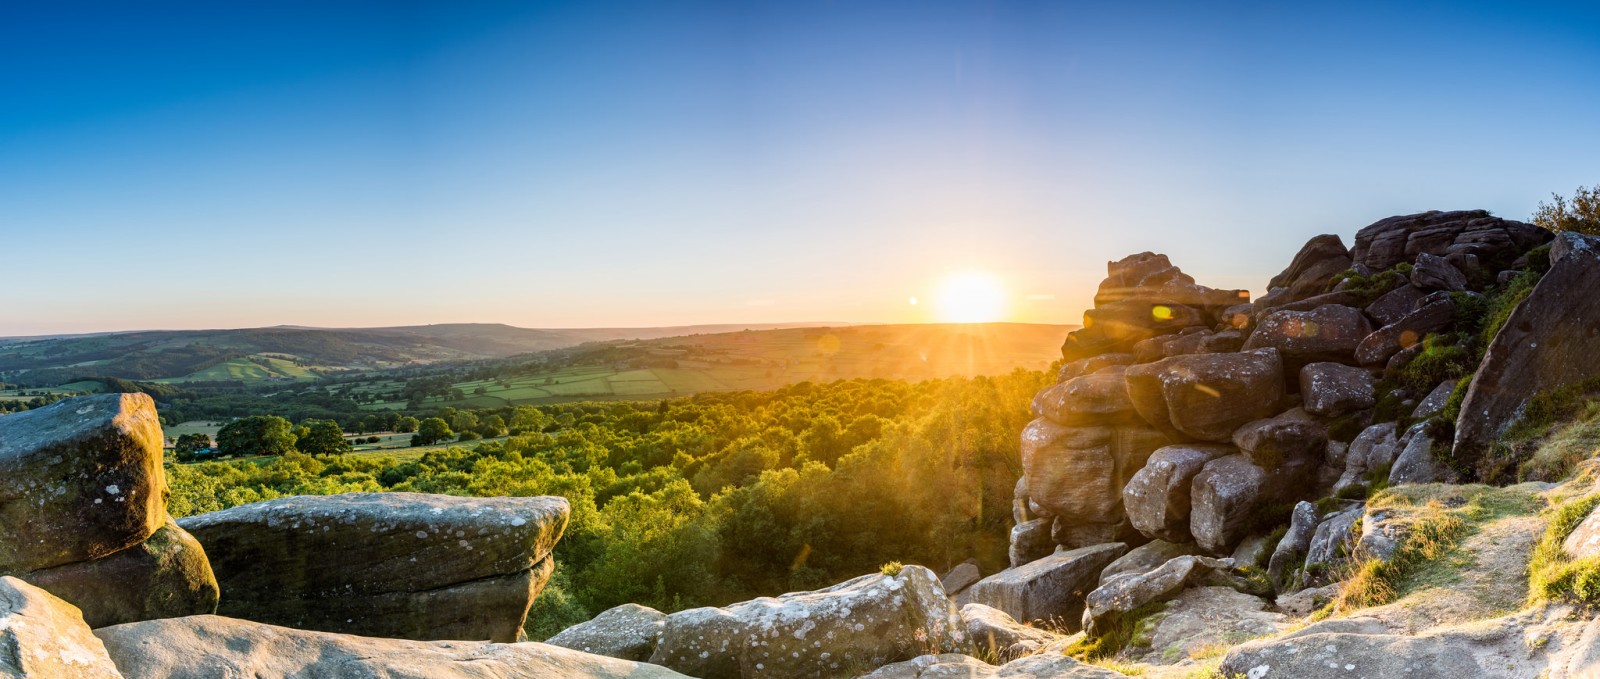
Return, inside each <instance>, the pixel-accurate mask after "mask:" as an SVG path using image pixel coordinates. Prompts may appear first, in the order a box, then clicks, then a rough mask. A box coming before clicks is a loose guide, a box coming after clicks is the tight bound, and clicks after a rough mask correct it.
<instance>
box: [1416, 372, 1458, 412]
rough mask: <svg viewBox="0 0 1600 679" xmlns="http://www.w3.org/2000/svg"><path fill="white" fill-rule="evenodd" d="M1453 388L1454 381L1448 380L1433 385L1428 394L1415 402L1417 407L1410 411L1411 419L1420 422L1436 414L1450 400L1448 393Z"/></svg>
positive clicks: (1454, 385)
mask: <svg viewBox="0 0 1600 679" xmlns="http://www.w3.org/2000/svg"><path fill="white" fill-rule="evenodd" d="M1455 389H1456V383H1455V382H1452V381H1450V380H1445V381H1443V382H1440V383H1439V386H1437V387H1434V388H1433V391H1430V392H1428V395H1427V396H1424V397H1423V398H1422V401H1420V402H1418V403H1417V408H1416V409H1415V410H1413V411H1411V419H1413V420H1416V421H1418V422H1420V421H1422V420H1426V419H1428V418H1430V417H1433V416H1434V415H1438V414H1439V413H1440V412H1441V411H1443V410H1444V406H1445V404H1446V403H1448V402H1449V401H1450V394H1451V392H1454V391H1455Z"/></svg>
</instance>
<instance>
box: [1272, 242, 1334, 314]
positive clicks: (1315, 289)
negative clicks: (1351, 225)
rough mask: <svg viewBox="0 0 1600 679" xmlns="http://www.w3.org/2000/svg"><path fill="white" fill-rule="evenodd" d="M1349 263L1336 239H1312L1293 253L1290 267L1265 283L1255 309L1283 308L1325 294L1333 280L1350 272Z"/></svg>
mask: <svg viewBox="0 0 1600 679" xmlns="http://www.w3.org/2000/svg"><path fill="white" fill-rule="evenodd" d="M1350 263H1351V260H1350V251H1349V250H1347V249H1345V246H1344V241H1343V240H1340V239H1339V237H1338V236H1336V235H1333V234H1323V235H1321V236H1317V237H1315V238H1312V239H1311V240H1309V241H1307V242H1306V244H1305V245H1304V246H1301V248H1300V251H1299V252H1297V253H1295V256H1294V259H1293V260H1291V261H1290V262H1289V267H1288V268H1286V269H1284V270H1283V272H1282V273H1279V274H1278V275H1276V276H1273V277H1272V280H1271V281H1270V282H1268V283H1267V289H1268V291H1269V292H1268V293H1267V296H1266V297H1265V298H1263V300H1262V301H1258V303H1257V307H1258V308H1262V309H1266V308H1269V307H1276V306H1282V305H1283V304H1287V303H1291V302H1298V301H1300V300H1303V299H1306V298H1309V297H1314V296H1317V295H1320V294H1322V293H1324V292H1327V290H1328V288H1329V287H1331V286H1332V284H1333V277H1334V276H1335V275H1337V274H1339V273H1340V272H1343V271H1344V270H1345V269H1348V268H1350Z"/></svg>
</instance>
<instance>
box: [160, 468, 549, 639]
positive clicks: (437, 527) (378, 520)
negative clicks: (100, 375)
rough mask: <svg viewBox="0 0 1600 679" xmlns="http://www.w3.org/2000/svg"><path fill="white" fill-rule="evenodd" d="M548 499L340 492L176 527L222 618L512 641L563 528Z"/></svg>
mask: <svg viewBox="0 0 1600 679" xmlns="http://www.w3.org/2000/svg"><path fill="white" fill-rule="evenodd" d="M568 511H569V510H568V507H567V502H566V500H565V499H563V498H557V497H536V498H512V497H505V498H462V497H451V496H443V495H423V494H418V493H349V494H344V495H328V496H302V497H289V498H282V499H277V500H269V501H266V502H259V503H256V504H251V505H244V506H241V507H234V508H232V509H227V510H223V511H220V512H213V513H210V514H202V515H200V516H193V517H189V518H186V519H183V520H182V521H180V522H179V525H181V526H182V527H184V528H185V529H187V530H188V531H189V532H191V533H193V534H194V535H195V537H196V538H198V539H199V540H200V542H201V544H204V545H206V549H207V552H208V554H209V555H210V557H211V564H212V568H213V569H214V570H215V571H216V575H217V580H218V582H219V583H220V584H221V586H222V591H223V593H224V596H223V598H222V602H221V604H220V606H219V610H220V611H221V612H222V613H223V614H225V615H230V616H234V617H240V618H245V619H249V620H255V621H257V622H265V623H270V624H280V625H285V626H291V627H295V628H297V629H309V630H318V631H326V632H343V633H349V634H361V635H365V636H380V637H392V638H400V639H417V640H431V639H463V640H490V641H500V642H511V641H516V640H517V638H518V635H519V634H520V632H521V630H522V625H523V622H524V620H525V618H526V616H527V613H528V608H529V606H530V605H531V603H532V601H533V597H534V596H535V595H537V594H538V592H539V590H540V589H542V588H543V587H544V583H545V581H546V580H547V579H548V578H549V577H550V571H551V568H552V562H551V560H550V550H551V549H552V548H553V547H554V546H555V543H556V540H557V539H559V538H560V537H561V533H562V531H563V530H564V529H565V528H566V523H567V514H568Z"/></svg>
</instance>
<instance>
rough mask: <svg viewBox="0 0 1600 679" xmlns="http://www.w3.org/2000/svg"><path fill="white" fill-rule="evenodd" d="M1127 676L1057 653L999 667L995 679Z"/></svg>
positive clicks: (1121, 678)
mask: <svg viewBox="0 0 1600 679" xmlns="http://www.w3.org/2000/svg"><path fill="white" fill-rule="evenodd" d="M1126 676H1127V675H1124V674H1123V673H1121V672H1114V671H1112V670H1108V669H1105V668H1103V667H1096V666H1094V665H1090V664H1088V663H1084V662H1079V661H1078V660H1075V659H1073V658H1072V657H1071V656H1066V655H1061V654H1059V653H1040V654H1038V655H1030V656H1028V657H1026V658H1019V659H1017V660H1013V661H1011V662H1008V663H1006V664H1004V665H1001V666H1000V670H999V671H997V672H995V673H994V678H995V679H1044V678H1045V677H1049V678H1050V679H1125V677H1126Z"/></svg>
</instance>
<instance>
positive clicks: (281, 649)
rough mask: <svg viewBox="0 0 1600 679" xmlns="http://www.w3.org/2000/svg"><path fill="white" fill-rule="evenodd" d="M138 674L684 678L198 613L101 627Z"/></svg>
mask: <svg viewBox="0 0 1600 679" xmlns="http://www.w3.org/2000/svg"><path fill="white" fill-rule="evenodd" d="M95 634H96V635H98V636H99V637H100V639H101V640H103V641H104V642H105V648H106V650H107V651H109V652H110V655H111V657H112V659H114V660H115V661H116V663H117V667H119V668H121V669H122V672H123V674H125V675H126V676H128V677H130V678H131V677H138V678H139V679H207V678H211V677H251V678H252V679H301V678H303V679H312V678H320V677H330V678H331V677H338V678H339V679H506V678H508V677H540V678H541V679H546V678H548V679H685V678H684V675H682V674H678V673H677V672H673V671H671V670H667V669H664V668H661V667H657V666H654V665H646V664H643V663H635V662H628V661H626V660H619V659H616V658H607V657H604V656H599V655H592V654H588V653H581V652H578V651H573V650H569V649H565V648H561V647H559V646H550V645H547V644H538V643H520V644H498V643H485V642H463V641H448V642H423V641H412V640H402V639H373V638H367V637H358V636H351V635H346V634H331V633H326V632H310V631H305V630H298V629H289V628H286V627H276V626H273V625H267V624H263V623H257V622H249V621H245V620H236V619H232V618H223V617H218V616H214V615H201V616H193V617H188V618H172V619H167V620H152V621H147V622H136V623H130V624H126V625H116V626H114V627H106V628H103V629H100V630H96V632H95Z"/></svg>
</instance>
